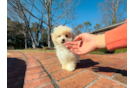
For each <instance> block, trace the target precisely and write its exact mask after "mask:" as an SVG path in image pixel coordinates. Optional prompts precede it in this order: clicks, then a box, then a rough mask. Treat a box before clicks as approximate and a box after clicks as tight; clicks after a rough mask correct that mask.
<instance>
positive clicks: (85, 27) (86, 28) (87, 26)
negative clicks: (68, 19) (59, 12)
mask: <svg viewBox="0 0 134 88" xmlns="http://www.w3.org/2000/svg"><path fill="white" fill-rule="evenodd" d="M91 26H92V24H91V23H90V22H89V21H86V22H84V23H83V24H79V25H77V26H76V27H75V26H74V25H73V32H74V34H75V35H79V34H81V33H84V32H87V33H89V32H90V31H91V30H92V28H91Z"/></svg>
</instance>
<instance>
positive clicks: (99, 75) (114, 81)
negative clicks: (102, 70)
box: [91, 70, 127, 87]
mask: <svg viewBox="0 0 134 88" xmlns="http://www.w3.org/2000/svg"><path fill="white" fill-rule="evenodd" d="M91 72H93V73H95V74H98V75H99V76H102V77H105V78H107V79H109V80H112V81H114V82H116V83H119V84H121V85H123V86H125V87H127V85H125V84H123V83H121V82H119V81H116V80H114V79H112V78H110V77H109V76H106V75H103V74H99V73H96V72H94V71H92V70H91Z"/></svg>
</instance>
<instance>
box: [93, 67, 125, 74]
mask: <svg viewBox="0 0 134 88" xmlns="http://www.w3.org/2000/svg"><path fill="white" fill-rule="evenodd" d="M92 70H93V71H94V72H115V73H120V74H122V76H127V71H126V70H120V69H116V68H111V67H98V66H96V67H95V68H92Z"/></svg>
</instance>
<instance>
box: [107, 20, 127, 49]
mask: <svg viewBox="0 0 134 88" xmlns="http://www.w3.org/2000/svg"><path fill="white" fill-rule="evenodd" d="M105 42H106V46H107V49H108V50H109V51H113V50H115V49H120V48H127V20H126V22H125V23H124V24H122V25H120V26H118V27H116V28H114V29H112V30H110V31H107V32H105Z"/></svg>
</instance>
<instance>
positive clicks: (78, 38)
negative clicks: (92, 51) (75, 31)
mask: <svg viewBox="0 0 134 88" xmlns="http://www.w3.org/2000/svg"><path fill="white" fill-rule="evenodd" d="M81 39H82V34H80V35H78V36H76V37H75V39H74V41H78V40H81Z"/></svg>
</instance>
